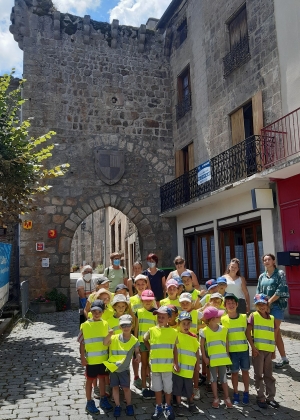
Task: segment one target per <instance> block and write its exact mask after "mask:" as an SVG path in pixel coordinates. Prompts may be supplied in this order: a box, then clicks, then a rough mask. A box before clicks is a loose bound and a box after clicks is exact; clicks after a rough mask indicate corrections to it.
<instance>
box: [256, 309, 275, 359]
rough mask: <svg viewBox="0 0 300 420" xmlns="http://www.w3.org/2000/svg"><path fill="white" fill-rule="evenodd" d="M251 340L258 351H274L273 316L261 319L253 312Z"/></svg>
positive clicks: (258, 314)
mask: <svg viewBox="0 0 300 420" xmlns="http://www.w3.org/2000/svg"><path fill="white" fill-rule="evenodd" d="M253 319H254V325H253V340H254V345H255V347H256V348H257V349H258V350H264V351H269V352H271V353H273V352H274V351H275V333H274V316H273V315H270V318H269V319H266V318H263V317H262V316H261V315H260V313H259V312H253Z"/></svg>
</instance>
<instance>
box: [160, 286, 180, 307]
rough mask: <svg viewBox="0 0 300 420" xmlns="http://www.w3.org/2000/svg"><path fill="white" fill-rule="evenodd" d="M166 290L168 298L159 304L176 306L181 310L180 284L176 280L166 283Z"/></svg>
mask: <svg viewBox="0 0 300 420" xmlns="http://www.w3.org/2000/svg"><path fill="white" fill-rule="evenodd" d="M166 289H167V293H168V297H167V298H165V299H162V300H161V301H160V302H159V303H160V306H168V305H174V306H176V307H177V309H178V310H181V307H180V303H179V300H178V283H177V281H176V280H174V279H170V280H168V281H167V282H166Z"/></svg>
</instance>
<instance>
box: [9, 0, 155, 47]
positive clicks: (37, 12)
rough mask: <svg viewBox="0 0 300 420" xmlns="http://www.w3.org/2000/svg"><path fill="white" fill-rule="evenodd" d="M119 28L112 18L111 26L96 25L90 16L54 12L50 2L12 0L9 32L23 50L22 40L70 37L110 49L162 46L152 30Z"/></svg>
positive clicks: (50, 0) (43, 0)
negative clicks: (28, 38)
mask: <svg viewBox="0 0 300 420" xmlns="http://www.w3.org/2000/svg"><path fill="white" fill-rule="evenodd" d="M147 28H148V27H147V26H146V25H141V26H140V28H136V27H132V26H121V25H119V21H118V20H117V19H114V20H113V21H112V23H111V24H109V23H106V22H97V21H95V20H93V19H91V17H90V16H89V15H86V16H84V17H83V18H82V17H79V16H74V15H71V14H69V13H61V12H59V11H58V10H56V9H55V7H54V5H53V3H52V0H15V5H14V7H13V8H12V13H11V25H10V28H9V29H10V32H11V33H12V34H13V36H14V39H15V41H16V42H18V44H19V47H20V48H21V49H22V50H23V48H24V45H23V43H24V37H33V38H34V37H36V34H37V33H40V34H41V37H42V38H45V39H54V40H57V41H58V40H63V39H67V38H68V37H70V39H71V41H72V42H75V41H76V42H77V43H83V44H85V45H89V44H94V45H97V44H99V45H103V44H102V43H103V41H106V44H107V45H108V46H109V47H110V48H112V49H117V48H127V47H130V48H132V47H133V48H135V49H136V50H137V51H138V52H140V53H143V52H144V51H145V48H146V46H147V48H148V49H151V48H154V49H155V50H157V44H162V36H161V35H160V34H159V33H158V32H157V31H156V30H155V29H147Z"/></svg>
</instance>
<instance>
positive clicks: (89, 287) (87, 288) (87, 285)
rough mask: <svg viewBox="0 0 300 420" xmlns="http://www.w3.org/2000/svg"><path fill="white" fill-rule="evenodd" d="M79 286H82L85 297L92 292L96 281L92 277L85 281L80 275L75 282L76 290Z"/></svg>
mask: <svg viewBox="0 0 300 420" xmlns="http://www.w3.org/2000/svg"><path fill="white" fill-rule="evenodd" d="M79 287H83V288H84V292H85V297H88V296H89V295H90V294H91V293H93V292H94V291H95V290H96V283H95V280H94V279H93V278H92V279H91V280H90V281H85V280H83V278H82V277H81V278H79V279H78V280H77V282H76V290H78V288H79Z"/></svg>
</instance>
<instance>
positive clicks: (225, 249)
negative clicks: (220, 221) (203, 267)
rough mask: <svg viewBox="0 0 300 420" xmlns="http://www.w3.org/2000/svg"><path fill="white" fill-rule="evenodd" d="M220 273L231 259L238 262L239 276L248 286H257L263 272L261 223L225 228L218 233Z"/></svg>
mask: <svg viewBox="0 0 300 420" xmlns="http://www.w3.org/2000/svg"><path fill="white" fill-rule="evenodd" d="M220 255H221V271H222V273H224V272H225V270H226V268H227V265H228V264H229V263H230V260H231V259H232V258H238V259H239V260H240V271H241V275H242V276H244V277H245V278H246V280H247V283H248V284H253V285H256V284H257V279H258V277H259V275H260V274H261V273H262V272H263V271H264V267H263V264H262V261H261V257H262V255H263V242H262V231H261V222H260V221H256V222H252V223H248V224H246V225H242V226H234V227H230V228H225V229H222V230H221V231H220Z"/></svg>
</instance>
